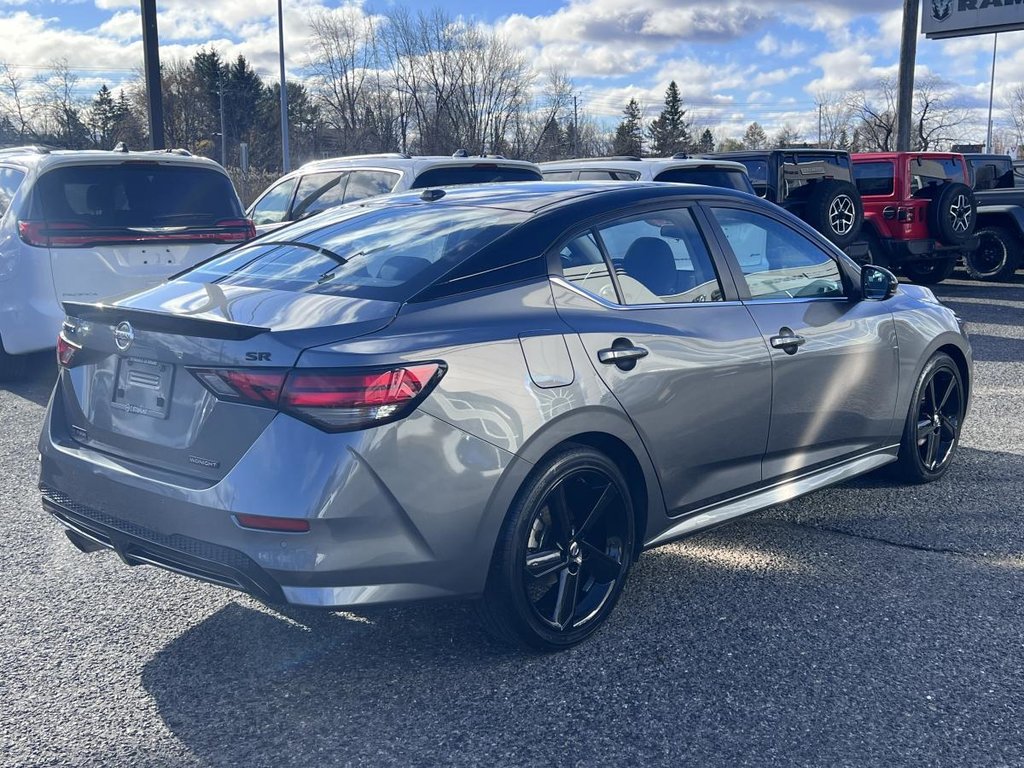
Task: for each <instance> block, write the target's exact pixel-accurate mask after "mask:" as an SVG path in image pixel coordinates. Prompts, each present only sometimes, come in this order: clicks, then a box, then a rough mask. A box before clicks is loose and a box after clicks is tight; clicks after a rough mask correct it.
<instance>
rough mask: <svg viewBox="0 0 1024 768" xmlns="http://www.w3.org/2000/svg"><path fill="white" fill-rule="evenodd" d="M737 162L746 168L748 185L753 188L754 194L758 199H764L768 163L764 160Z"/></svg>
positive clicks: (766, 188)
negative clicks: (748, 178) (748, 177)
mask: <svg viewBox="0 0 1024 768" xmlns="http://www.w3.org/2000/svg"><path fill="white" fill-rule="evenodd" d="M739 161H740V162H741V163H743V164H744V165H745V166H747V175H748V176H750V183H751V184H752V185H753V186H754V193H755V194H756V195H757V196H758V197H765V196H766V195H767V194H768V163H767V161H765V160H748V159H746V158H742V157H741V158H739Z"/></svg>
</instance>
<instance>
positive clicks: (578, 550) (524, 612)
mask: <svg viewBox="0 0 1024 768" xmlns="http://www.w3.org/2000/svg"><path fill="white" fill-rule="evenodd" d="M595 515H596V516H595ZM635 526H636V523H635V520H634V513H633V504H632V501H631V499H630V495H629V489H628V486H627V484H626V480H625V478H624V477H623V476H622V472H621V471H620V470H619V468H618V467H617V466H616V465H615V464H614V463H613V462H612V461H611V460H610V459H609V458H608V457H607V456H605V455H604V454H602V453H600V452H598V451H595V450H593V449H591V448H587V447H583V446H579V447H573V448H569V449H567V450H565V451H564V452H562V453H559V454H557V455H556V456H554V457H552V458H550V459H548V460H547V461H546V462H544V463H543V464H541V465H539V466H538V467H537V468H536V469H535V470H534V472H533V473H532V474H531V476H530V478H529V479H528V480H527V482H526V484H525V485H524V486H523V488H522V489H521V490H520V492H519V494H518V496H517V497H516V500H515V502H513V504H512V507H511V508H510V509H509V511H508V515H507V516H506V518H505V522H504V524H503V525H502V529H501V533H500V535H499V536H498V542H497V545H496V546H495V550H494V557H493V559H492V561H491V569H490V572H489V574H488V578H487V587H486V589H485V591H484V595H483V597H482V598H481V599H480V601H479V602H478V603H477V612H478V613H479V615H480V618H481V621H482V622H483V625H484V627H485V628H486V629H487V631H488V632H489V633H490V634H491V635H493V636H494V637H496V638H497V639H498V640H500V641H502V642H504V643H508V644H511V645H516V646H519V647H521V648H527V649H531V650H538V651H557V650H561V649H563V648H569V647H571V646H573V645H576V644H578V643H581V642H583V641H584V640H586V639H587V638H588V637H590V636H591V635H592V634H593V633H594V632H595V631H597V629H598V628H599V627H600V626H601V625H602V624H603V623H604V622H605V620H606V619H607V618H608V616H609V615H610V614H611V612H612V610H613V609H614V607H615V603H616V602H617V601H618V599H619V595H620V594H621V593H622V588H623V585H624V584H625V581H626V577H627V575H628V573H629V569H630V566H631V565H632V562H633V553H634V551H635V544H636V530H635ZM569 595H572V596H573V600H572V602H571V604H570V602H569V598H568V596H569Z"/></svg>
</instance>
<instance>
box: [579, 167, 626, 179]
mask: <svg viewBox="0 0 1024 768" xmlns="http://www.w3.org/2000/svg"><path fill="white" fill-rule="evenodd" d="M639 178H640V174H639V173H637V172H635V171H601V170H596V169H586V170H581V171H580V175H579V179H580V181H636V180H637V179H639Z"/></svg>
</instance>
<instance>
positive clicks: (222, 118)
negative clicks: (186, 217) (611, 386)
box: [0, 6, 1024, 171]
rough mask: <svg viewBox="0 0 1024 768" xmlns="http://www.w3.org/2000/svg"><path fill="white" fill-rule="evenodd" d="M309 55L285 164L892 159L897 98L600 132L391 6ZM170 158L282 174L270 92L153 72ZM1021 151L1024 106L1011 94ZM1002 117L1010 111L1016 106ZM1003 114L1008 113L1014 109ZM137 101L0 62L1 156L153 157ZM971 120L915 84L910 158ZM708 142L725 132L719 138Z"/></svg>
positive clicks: (504, 55)
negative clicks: (770, 154)
mask: <svg viewBox="0 0 1024 768" xmlns="http://www.w3.org/2000/svg"><path fill="white" fill-rule="evenodd" d="M309 24H310V28H311V30H312V38H311V39H312V44H311V46H310V51H309V62H308V67H307V68H306V70H305V75H306V76H305V77H304V79H303V81H302V82H298V81H289V82H288V83H287V89H288V94H287V95H288V123H289V137H290V144H291V153H292V158H291V160H292V163H293V164H297V163H300V162H304V161H306V160H309V159H314V158H319V157H327V156H336V155H345V154H359V153H371V152H407V153H410V154H450V153H451V152H452V151H453V150H455V149H465V150H467V151H468V152H469V153H470V154H502V155H505V156H509V157H519V158H525V159H530V160H535V161H544V160H556V159H563V158H568V157H588V156H599V155H606V154H616V155H637V156H639V155H654V156H668V155H673V154H676V153H697V152H711V151H715V150H718V151H728V150H735V149H765V148H772V147H783V146H800V145H811V146H816V145H817V144H818V143H819V142H820V144H821V145H823V146H828V147H836V148H842V149H849V150H853V151H872V150H888V149H891V148H892V146H893V142H894V140H895V118H894V115H895V87H894V84H893V83H892V82H891V81H889V80H883V81H881V82H880V83H879V84H878V87H877V88H876V89H874V90H872V91H870V92H860V93H853V94H841V95H837V94H819V96H818V98H817V99H816V106H817V113H818V114H817V118H818V127H817V130H816V131H814V135H806V134H805V133H803V132H802V131H801V130H799V129H798V128H796V127H794V126H792V125H790V124H784V125H782V126H781V127H780V128H779V129H778V130H777V131H776V132H775V133H774V134H772V135H769V133H768V132H767V131H766V130H765V128H764V127H762V126H761V125H760V124H759V123H757V122H753V123H751V124H750V125H748V126H747V128H746V129H745V131H744V132H743V134H742V135H740V136H727V135H722V136H716V129H715V128H714V127H712V126H707V125H700V124H697V123H696V122H695V121H694V120H692V119H691V118H690V116H689V115H688V110H687V109H686V108H685V105H684V102H683V99H682V97H681V95H680V90H679V88H678V85H677V84H676V82H672V83H670V84H669V86H668V89H667V91H666V93H665V97H664V102H663V104H661V105H659V107H658V109H657V111H656V113H655V114H654V116H653V117H652V118H650V119H648V118H647V117H646V116H645V111H646V110H645V109H644V107H643V106H642V105H641V104H640V103H639V102H638V101H637V100H635V99H631V100H630V101H629V102H628V103H627V104H626V105H625V107H624V111H623V114H622V118H621V120H620V121H619V122H618V124H617V125H615V126H614V128H612V129H611V130H608V129H607V128H605V127H603V125H602V123H601V122H599V121H598V120H597V119H595V118H594V117H593V115H591V114H590V113H589V112H588V111H587V110H586V108H585V104H583V103H581V99H580V98H579V92H578V90H577V88H576V85H575V83H574V82H573V81H572V79H571V78H570V77H569V76H568V74H567V73H566V72H565V71H563V70H557V69H555V70H550V71H546V72H537V71H536V70H535V68H534V67H533V65H532V63H531V62H530V61H529V60H528V58H527V57H526V55H525V54H524V53H523V52H522V51H520V50H518V49H517V48H516V47H514V46H513V45H512V44H511V43H510V42H509V41H508V40H507V39H506V38H505V37H503V36H502V35H501V34H500V33H497V32H495V31H494V30H493V29H491V28H489V27H486V26H484V25H482V24H477V23H471V22H466V21H463V20H461V19H456V18H454V17H452V16H450V15H449V14H447V13H446V12H445V11H443V10H440V9H435V10H432V11H419V12H415V13H414V12H412V11H410V10H408V9H406V8H403V7H401V6H399V7H396V8H394V9H393V10H391V11H390V12H388V13H387V14H384V15H379V16H366V15H364V14H362V13H361V12H359V11H358V10H353V8H352V7H342V8H338V9H333V10H319V11H316V12H314V13H313V14H312V15H311V16H310V18H309ZM161 79H162V89H163V108H164V132H165V139H166V143H167V145H168V146H171V147H184V148H186V149H188V150H190V151H192V152H195V153H198V154H202V155H206V156H209V157H213V158H215V159H217V160H221V159H222V158H223V159H224V161H225V164H226V165H228V166H238V165H239V163H240V161H241V146H242V144H245V145H247V147H248V157H249V163H250V165H251V166H252V167H253V168H256V169H265V170H267V171H277V170H279V169H280V167H281V157H280V111H279V97H280V84H279V83H278V82H276V81H275V82H269V83H268V82H265V81H264V80H263V79H262V78H261V77H260V76H259V74H258V73H257V72H256V71H255V70H254V69H253V67H252V65H251V64H250V63H249V61H248V60H247V59H246V58H245V57H244V56H243V55H239V56H237V57H236V58H235V59H234V60H231V61H229V60H226V59H225V58H224V57H223V56H222V55H221V53H220V52H218V51H217V50H215V49H208V50H207V49H204V50H200V51H199V52H198V53H196V54H195V55H194V56H192V57H191V58H189V59H173V60H169V61H165V62H164V63H163V65H162V68H161ZM1017 101H1018V104H1017V111H1019V112H1020V114H1019V115H1017V117H1016V118H1015V120H1016V121H1017V131H1016V133H1017V134H1018V142H1017V143H1018V144H1019V143H1020V140H1019V139H1020V136H1019V134H1020V132H1021V130H1024V94H1018V99H1017ZM1011 106H1012V105H1011ZM1011 111H1012V109H1011ZM146 115H147V109H146V99H145V87H144V84H143V82H142V81H141V79H140V78H136V79H134V80H129V81H128V82H126V83H124V84H123V85H121V86H120V87H118V88H117V89H116V91H115V90H114V89H111V88H109V87H108V86H107V85H102V86H101V87H100V88H99V90H98V91H97V92H96V93H95V95H94V96H93V97H92V98H91V99H85V98H82V96H81V88H80V86H79V80H78V77H77V76H76V74H75V73H74V71H73V70H72V69H71V68H70V67H69V66H68V63H67V61H65V60H59V61H55V62H53V63H52V65H51V67H50V70H49V71H48V72H46V73H44V74H43V75H42V76H39V77H37V78H34V79H31V80H26V79H24V78H22V77H21V76H20V75H19V73H18V70H17V69H16V68H15V67H11V66H8V65H7V64H4V63H2V62H0V143H2V144H5V145H9V144H18V143H26V142H38V143H45V144H50V145H53V146H59V147H68V148H111V147H113V146H114V145H115V144H116V143H117V142H119V141H123V142H125V144H126V145H127V146H128V147H130V148H140V147H144V146H146V145H147V144H148V135H147V124H148V123H147V117H146ZM968 116H969V113H968V110H966V109H965V108H963V107H962V106H960V105H959V104H958V103H957V101H956V99H955V98H954V97H953V95H952V92H951V90H950V89H949V88H948V86H946V85H945V84H943V83H942V82H941V81H939V80H937V79H935V78H926V79H925V80H924V81H923V82H922V83H921V84H920V85H919V87H918V89H917V93H916V95H915V124H914V142H915V149H922V150H924V149H938V148H945V147H948V145H949V144H951V143H953V142H955V141H959V140H962V139H963V138H965V137H964V136H963V135H962V134H963V132H964V131H965V127H964V126H965V125H966V124H968V123H969V120H968ZM717 132H718V133H723V132H722V131H721V130H720V129H717Z"/></svg>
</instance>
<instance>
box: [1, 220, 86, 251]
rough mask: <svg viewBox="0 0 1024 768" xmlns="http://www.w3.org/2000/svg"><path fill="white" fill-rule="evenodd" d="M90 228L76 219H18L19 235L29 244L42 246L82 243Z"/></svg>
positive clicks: (64, 245)
mask: <svg viewBox="0 0 1024 768" xmlns="http://www.w3.org/2000/svg"><path fill="white" fill-rule="evenodd" d="M87 229H88V227H86V225H85V224H79V223H78V222H75V221H18V235H19V237H21V239H22V240H24V241H25V242H26V243H28V244H29V245H35V246H39V247H40V248H49V247H51V246H52V247H58V248H59V247H67V246H75V245H81V244H82V243H83V241H86V240H88V238H84V237H83V235H82V233H83V232H85V231H86V230H87Z"/></svg>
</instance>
